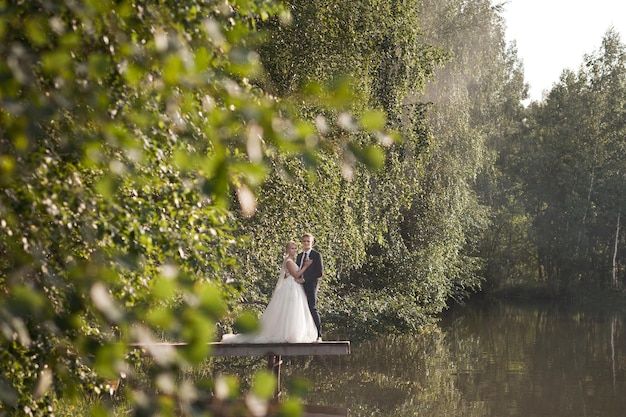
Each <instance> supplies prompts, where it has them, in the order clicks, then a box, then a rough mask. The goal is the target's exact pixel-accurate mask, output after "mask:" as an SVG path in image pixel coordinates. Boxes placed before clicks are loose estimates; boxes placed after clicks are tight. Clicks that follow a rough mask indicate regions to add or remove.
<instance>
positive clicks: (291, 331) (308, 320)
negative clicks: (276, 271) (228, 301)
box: [222, 258, 317, 343]
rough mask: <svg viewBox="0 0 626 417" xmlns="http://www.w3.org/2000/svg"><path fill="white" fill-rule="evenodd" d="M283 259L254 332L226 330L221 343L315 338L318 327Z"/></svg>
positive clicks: (301, 288) (288, 340)
mask: <svg viewBox="0 0 626 417" xmlns="http://www.w3.org/2000/svg"><path fill="white" fill-rule="evenodd" d="M287 262H293V264H294V265H295V266H296V268H297V265H296V263H295V262H294V260H293V259H291V258H288V259H286V260H285V261H284V262H283V266H282V268H281V271H280V276H279V278H278V283H277V284H276V288H275V289H274V294H273V295H272V299H271V300H270V302H269V304H268V305H267V307H266V308H265V311H264V312H263V315H262V316H261V318H260V320H259V329H258V330H257V331H256V332H255V333H246V334H225V335H224V336H222V342H223V343H310V342H315V341H316V340H317V328H316V327H315V323H314V322H313V317H312V316H311V312H310V311H309V305H308V303H307V300H306V295H305V294H304V288H303V287H302V285H301V284H298V283H297V282H296V281H295V280H294V277H293V276H292V275H291V274H290V273H289V270H288V269H287Z"/></svg>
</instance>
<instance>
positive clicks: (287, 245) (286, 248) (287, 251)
mask: <svg viewBox="0 0 626 417" xmlns="http://www.w3.org/2000/svg"><path fill="white" fill-rule="evenodd" d="M291 244H294V245H295V244H296V242H295V241H293V240H290V241H289V242H287V243H286V244H285V257H287V256H289V245H291Z"/></svg>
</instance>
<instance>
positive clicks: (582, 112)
mask: <svg viewBox="0 0 626 417" xmlns="http://www.w3.org/2000/svg"><path fill="white" fill-rule="evenodd" d="M625 106H626V50H625V46H624V44H623V43H622V42H621V40H620V38H619V35H618V34H617V33H615V31H613V30H609V31H608V32H607V33H606V35H605V37H604V39H603V40H602V45H601V47H600V48H599V50H598V51H596V52H595V53H593V54H590V55H588V56H586V57H585V60H584V64H583V65H581V67H580V69H579V70H578V71H577V72H574V71H571V70H567V71H564V72H563V74H562V76H561V79H560V81H559V82H558V83H557V84H555V86H554V88H553V89H552V90H551V91H549V92H548V93H547V94H546V96H545V98H544V100H543V101H541V102H538V103H532V104H531V106H530V107H529V108H528V109H527V113H526V119H525V120H524V121H523V122H522V123H520V124H519V125H518V126H519V127H518V128H517V129H511V130H509V131H508V132H507V134H506V135H505V138H506V141H503V142H501V143H500V144H499V150H500V152H501V154H500V155H501V156H500V160H499V161H498V167H499V168H500V169H501V172H502V174H503V175H502V177H501V181H500V185H501V186H502V189H501V190H500V192H501V193H505V194H501V193H498V195H499V196H500V197H499V198H500V200H499V201H500V204H499V205H498V207H499V210H500V211H499V213H500V215H499V217H498V221H497V226H498V230H497V231H496V230H494V233H493V234H492V235H491V237H492V238H493V239H492V241H491V242H492V244H491V245H490V250H489V251H488V252H486V253H488V255H489V259H490V266H491V269H490V271H489V272H490V277H491V278H492V279H493V280H494V282H493V284H494V285H495V286H502V285H503V284H504V285H505V286H508V285H510V284H514V285H519V284H523V285H529V284H530V285H532V284H538V285H540V286H543V287H545V288H547V289H548V290H549V294H550V295H551V296H564V295H569V296H571V295H574V294H575V293H580V292H581V290H582V291H585V289H589V288H591V287H596V288H616V289H621V288H623V285H624V282H625V281H624V280H625V279H626V258H625V257H624V250H625V244H626V233H625V229H624V227H623V224H624V221H623V213H624V203H625V201H626V200H624V197H623V196H624V192H625V191H626V189H625V188H624V187H625V186H626V177H625V176H624V175H625V173H626V166H625V165H624V163H625V160H624V151H625V150H626V130H625V129H626V113H625V109H626V107H625Z"/></svg>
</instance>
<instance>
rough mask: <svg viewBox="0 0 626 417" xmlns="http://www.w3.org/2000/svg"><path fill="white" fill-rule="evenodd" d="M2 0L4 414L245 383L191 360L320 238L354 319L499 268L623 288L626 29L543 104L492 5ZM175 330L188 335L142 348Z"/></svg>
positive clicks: (394, 319)
mask: <svg viewBox="0 0 626 417" xmlns="http://www.w3.org/2000/svg"><path fill="white" fill-rule="evenodd" d="M0 13H2V19H0V56H1V57H2V60H0V329H1V332H0V369H1V370H2V373H1V376H0V414H1V415H8V414H14V413H15V412H16V410H19V412H20V413H23V414H25V415H39V416H41V415H49V414H51V413H53V412H55V410H58V409H59V407H58V405H59V403H60V402H61V403H63V404H68V403H69V404H74V403H75V402H76V401H77V399H80V398H84V396H86V395H94V397H89V398H93V399H102V398H103V397H104V395H103V394H104V393H105V391H108V390H110V389H111V382H112V381H116V380H118V379H119V377H120V375H125V381H124V384H123V389H124V394H125V398H127V399H128V401H129V402H130V403H131V405H132V410H133V413H134V414H136V415H157V414H158V415H168V414H169V415H174V414H175V415H198V414H201V413H203V412H205V411H206V401H205V400H206V399H207V397H210V396H212V395H214V394H215V391H219V392H226V393H225V394H224V395H226V396H231V398H233V397H236V396H237V395H241V394H239V393H237V390H236V389H231V390H230V391H229V390H226V391H222V390H214V389H213V388H214V386H215V384H216V382H215V381H214V380H213V379H212V378H207V377H204V376H200V377H198V378H194V380H193V381H188V380H186V379H185V378H184V377H182V378H183V380H181V370H183V369H189V367H191V368H192V369H193V368H197V366H198V365H199V364H201V363H202V361H204V360H205V358H206V357H207V355H208V354H209V353H210V352H209V350H208V349H209V348H208V346H207V343H206V342H209V341H212V340H216V339H217V338H218V337H219V335H220V334H221V332H223V331H225V330H231V328H232V327H233V326H235V327H236V325H241V324H242V323H243V322H241V321H240V322H236V320H237V318H238V317H239V316H240V313H241V312H243V311H250V312H251V313H252V315H253V316H254V315H256V314H258V313H259V312H260V311H261V309H262V307H263V306H264V305H265V303H266V301H267V299H268V297H269V296H270V295H271V291H272V288H273V285H274V283H275V280H276V274H277V266H278V265H279V263H280V261H281V255H282V252H283V247H284V244H285V242H286V241H287V240H298V238H299V236H300V235H301V233H303V232H311V233H313V234H314V235H315V237H316V247H317V249H318V250H320V251H321V252H322V254H323V255H324V260H325V266H326V274H325V277H324V280H323V282H322V287H321V293H320V309H321V311H322V316H323V318H322V319H323V324H324V329H325V333H326V334H327V335H329V336H330V335H332V336H331V337H341V338H354V337H369V336H371V335H373V334H375V333H401V332H414V331H417V330H419V329H421V328H423V326H424V325H425V324H427V323H430V322H431V321H432V319H433V317H434V316H435V315H436V314H437V313H439V312H441V311H442V310H443V309H445V308H446V306H447V304H448V303H449V302H450V300H451V299H457V300H459V299H463V298H464V297H466V296H467V295H468V294H470V293H472V292H473V291H476V290H477V289H479V288H480V287H481V284H482V282H483V279H484V278H485V277H486V278H487V279H488V281H487V282H488V284H489V288H498V287H501V286H505V285H509V284H512V283H513V284H516V283H529V282H541V283H542V284H547V285H549V286H550V288H552V289H553V290H554V291H555V293H560V292H562V291H564V290H567V289H569V288H571V287H573V286H574V284H595V285H605V286H612V287H620V286H622V285H623V281H624V279H625V277H624V273H625V270H626V268H625V267H624V257H623V251H624V242H625V240H626V237H625V232H624V227H623V223H624V219H623V213H624V199H623V198H621V196H623V194H624V192H625V191H626V190H625V189H624V187H625V186H626V181H625V180H624V172H626V167H625V166H624V158H623V155H624V150H625V149H624V146H625V145H624V138H625V137H626V134H625V126H626V123H624V120H626V119H625V118H624V98H625V97H626V94H625V86H626V82H625V79H626V78H625V75H624V74H626V71H625V62H626V60H625V58H624V57H625V54H624V46H623V44H622V43H621V42H620V40H619V37H618V36H617V34H615V33H613V32H609V33H607V36H606V38H605V39H604V41H603V44H602V48H601V50H600V51H599V52H598V53H597V54H594V55H591V56H589V57H587V58H586V62H585V65H584V66H583V67H581V69H580V70H579V72H578V73H573V72H570V71H568V72H565V73H564V74H563V77H562V78H561V81H560V82H559V83H558V84H557V85H556V86H555V88H554V89H553V90H552V91H551V92H550V93H549V94H548V95H547V96H546V99H545V100H544V101H542V102H540V103H533V104H532V105H531V106H530V107H528V108H524V107H523V106H522V104H521V103H522V100H524V99H525V94H526V92H525V89H526V87H525V86H524V83H523V76H522V66H521V63H520V62H519V61H518V59H517V57H516V51H515V48H514V46H512V47H508V46H507V45H506V43H505V41H504V22H503V21H502V19H501V17H500V6H498V5H494V4H492V3H491V1H489V0H445V1H428V0H426V1H424V0H422V1H418V0H409V1H399V0H392V1H382V0H369V1H355V2H349V3H346V2H338V1H333V0H315V1H304V0H290V1H286V2H284V3H278V2H273V1H252V0H239V1H227V0H184V1H158V2H156V1H148V0H144V1H130V0H126V1H125V0H118V1H113V0H83V1H59V2H49V1H33V2H24V1H0ZM160 339H166V340H177V341H184V342H187V343H188V344H187V346H186V347H185V348H181V349H177V350H172V351H169V350H166V351H161V350H156V349H148V350H147V352H145V353H146V356H147V358H146V357H140V356H139V355H137V352H136V351H135V350H133V349H132V346H131V345H132V344H137V343H140V344H142V343H143V344H145V343H150V342H152V341H155V340H160ZM139 366H141V372H137V370H138V367H139ZM182 374H183V375H184V373H182ZM224 381H226V385H229V384H230V382H232V380H229V379H226V380H222V381H220V382H219V384H221V383H222V382H224ZM229 381H230V382H229ZM255 381H257V383H256V384H253V387H252V390H251V393H249V394H246V395H250V396H256V397H261V398H263V399H264V400H266V399H267V398H268V397H269V395H271V393H272V390H271V389H268V386H269V387H271V384H272V383H273V381H272V380H271V378H270V377H269V376H267V375H262V374H261V375H259V377H258V378H256V379H255ZM249 398H250V397H249ZM262 403H263V401H262ZM291 405H293V404H291ZM109 406H110V405H109V404H107V403H105V402H101V401H89V405H88V406H87V408H89V410H87V412H91V413H92V414H94V415H106V413H108V412H109V410H108V408H109ZM69 408H70V409H71V407H69ZM287 408H288V407H287ZM294 409H297V407H295V408H294Z"/></svg>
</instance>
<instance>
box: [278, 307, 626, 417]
mask: <svg viewBox="0 0 626 417" xmlns="http://www.w3.org/2000/svg"><path fill="white" fill-rule="evenodd" d="M624 339H625V335H624V317H623V315H622V314H621V313H608V312H606V311H589V310H585V311H581V310H574V309H572V308H568V307H564V306H558V305H555V304H549V305H524V304H513V303H477V304H472V305H468V306H465V307H463V308H455V309H454V310H453V311H451V312H448V313H447V314H446V315H445V316H444V317H442V320H441V323H440V326H439V328H438V329H436V330H435V331H433V332H432V333H429V334H423V335H405V336H387V337H381V338H378V339H376V340H371V341H365V342H360V343H358V344H353V347H352V354H351V355H350V356H348V357H316V358H293V359H287V362H286V364H285V365H286V366H285V367H284V368H283V369H284V371H285V380H287V381H288V380H289V379H290V378H295V377H303V378H306V379H308V380H309V381H311V384H312V386H311V390H310V392H309V393H308V396H307V398H306V401H307V402H308V403H311V404H325V405H340V406H345V407H348V408H349V409H350V416H353V417H360V416H463V417H473V416H482V417H484V416H493V417H496V416H497V417H503V416H523V417H531V416H536V417H544V416H545V417H548V416H549V417H566V416H567V417H577V416H581V417H583V416H584V417H587V416H598V417H599V416H602V417H613V416H615V417H617V416H620V417H621V416H623V415H625V413H626V395H624V393H626V391H625V390H626V378H625V371H626V340H624Z"/></svg>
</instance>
